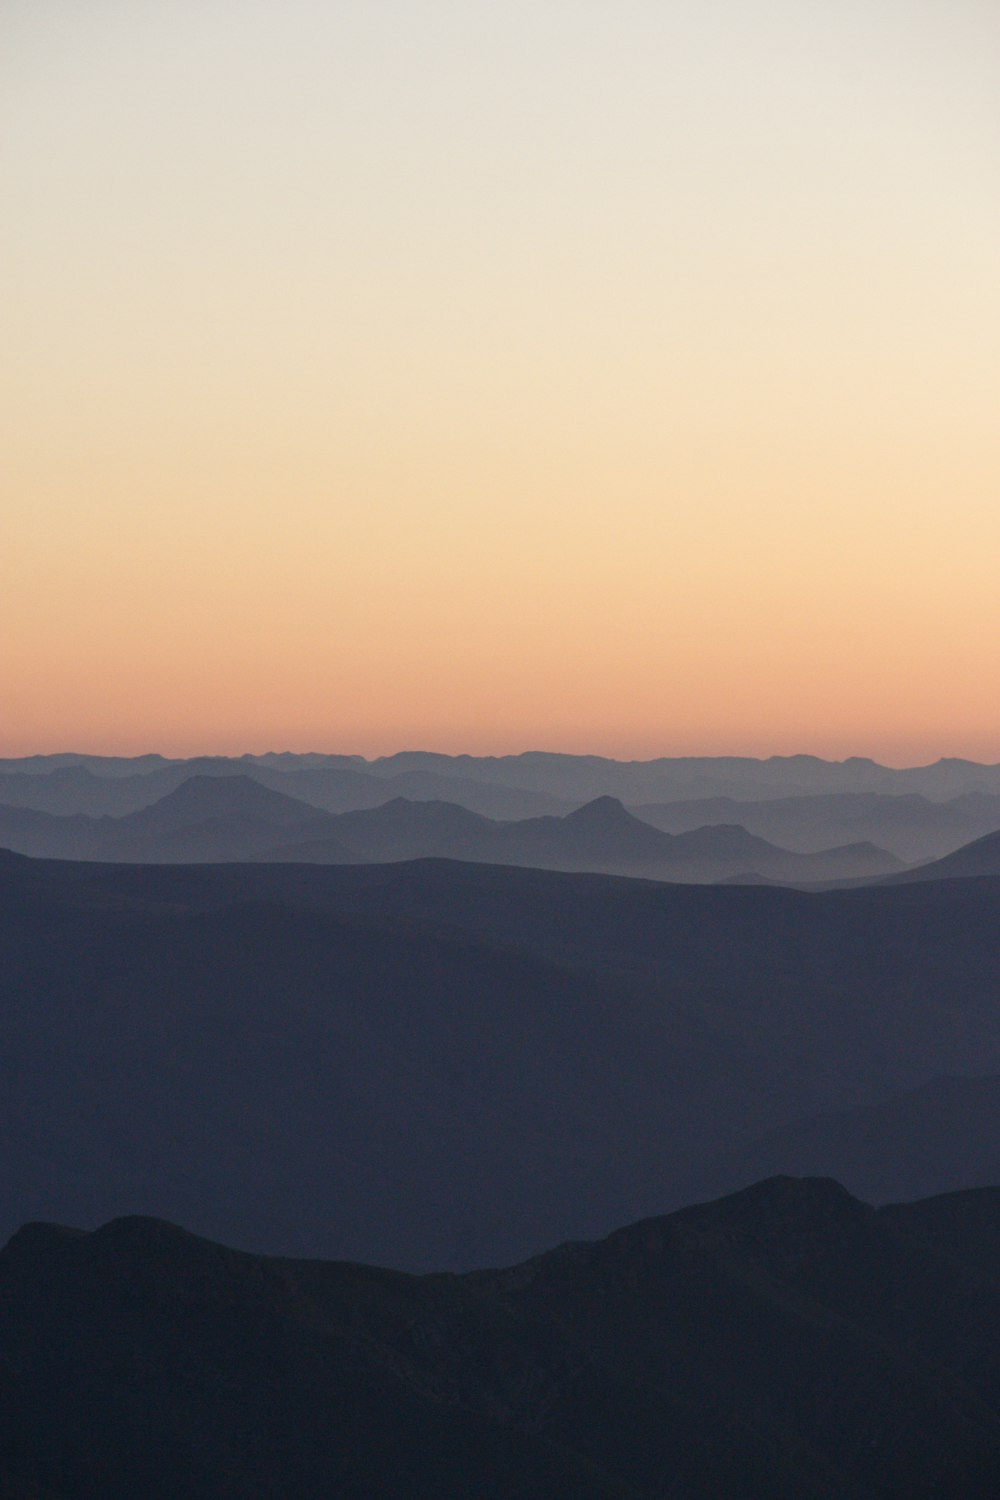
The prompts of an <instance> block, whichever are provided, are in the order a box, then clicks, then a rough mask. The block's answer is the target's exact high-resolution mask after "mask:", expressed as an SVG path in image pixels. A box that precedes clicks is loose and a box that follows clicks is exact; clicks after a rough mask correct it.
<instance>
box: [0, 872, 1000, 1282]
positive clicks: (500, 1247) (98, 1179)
mask: <svg viewBox="0 0 1000 1500" xmlns="http://www.w3.org/2000/svg"><path fill="white" fill-rule="evenodd" d="M998 917H1000V882H992V881H978V882H977V881H972V882H965V881H962V882H942V883H940V884H938V885H912V886H903V887H888V888H885V887H873V888H863V889H859V890H855V891H850V892H829V893H826V894H823V895H807V894H802V893H799V892H795V891H791V890H785V889H778V888H774V889H772V888H767V887H759V888H758V887H716V886H713V887H694V886H665V885H655V884H647V883H644V882H640V881H627V880H618V879H614V878H611V877H602V876H573V875H565V874H556V873H551V872H544V871H535V870H518V869H512V868H508V869H498V868H494V867H490V866H485V865H460V864H454V863H449V862H445V861H441V862H434V861H429V862H419V863H416V864H399V865H379V866H342V867H329V868H324V867H314V866H305V865H215V866H196V865H191V866H173V867H172V866H145V867H136V866H112V865H100V864H64V863H47V862H45V861H33V860H27V859H22V858H18V857H16V856H11V855H6V856H2V857H0V951H2V952H3V954H4V963H3V965H2V967H0V1148H2V1150H3V1154H4V1165H5V1191H4V1194H3V1197H2V1200H0V1206H2V1212H3V1215H4V1222H3V1223H2V1224H0V1232H2V1231H3V1230H4V1229H7V1230H9V1229H12V1228H13V1227H14V1226H15V1224H16V1223H19V1222H22V1221H23V1220H24V1219H27V1218H59V1219H65V1220H70V1221H76V1222H80V1223H83V1224H85V1225H92V1224H94V1223H97V1222H100V1221H101V1220H103V1219H107V1218H109V1217H114V1216H116V1215H119V1214H122V1213H133V1212H144V1213H158V1214H165V1215H166V1216H168V1217H170V1218H172V1219H176V1220H178V1221H181V1222H186V1223H188V1224H189V1225H190V1226H191V1227H192V1228H194V1229H196V1230H198V1231H199V1232H202V1233H207V1234H209V1235H212V1236H214V1237H216V1238H220V1239H227V1240H229V1241H231V1242H234V1243H237V1244H239V1245H242V1246H244V1247H246V1248H250V1249H261V1250H264V1249H266V1250H273V1251H282V1252H286V1253H297V1254H298V1253H310V1254H327V1255H337V1256H349V1257H351V1258H355V1259H367V1260H374V1261H383V1262H389V1263H393V1264H397V1265H400V1266H406V1267H411V1268H425V1267H428V1266H437V1267H439V1268H447V1267H455V1268H460V1267H468V1266H471V1265H476V1264H479V1265H482V1264H484V1263H491V1262H492V1263H496V1262H498V1261H502V1260H514V1259H517V1258H519V1257H520V1256H523V1255H525V1254H529V1253H531V1252H533V1251H535V1250H538V1249H540V1248H541V1247H543V1246H544V1245H546V1244H552V1243H554V1242H556V1241H557V1240H560V1239H564V1238H570V1237H578V1236H580V1235H591V1234H596V1233H601V1232H604V1231H606V1230H607V1229H608V1228H610V1227H611V1226H612V1225H614V1224H615V1223H622V1222H624V1221H626V1220H629V1219H632V1218H635V1217H638V1216H641V1215H643V1214H647V1213H650V1212H655V1211H658V1210H661V1209H663V1208H666V1207H671V1206H675V1205H677V1204H678V1203H680V1202H683V1201H684V1198H685V1195H687V1194H689V1193H690V1192H691V1191H692V1189H691V1182H692V1177H693V1175H694V1176H696V1175H697V1172H698V1170H699V1169H700V1168H701V1167H702V1166H705V1165H707V1164H708V1163H710V1162H711V1161H713V1160H714V1159H716V1158H717V1157H718V1156H719V1155H720V1154H722V1153H723V1152H726V1151H730V1150H733V1149H735V1148H737V1147H738V1146H740V1145H741V1144H743V1143H745V1142H747V1141H748V1140H752V1139H754V1138H759V1137H760V1136H762V1135H763V1134H764V1133H765V1132H767V1131H768V1130H771V1129H775V1128H778V1127H780V1126H782V1125H784V1124H790V1123H791V1122H792V1121H794V1120H796V1119H799V1118H801V1117H803V1116H804V1115H808V1114H815V1113H818V1112H820V1111H827V1110H837V1109H848V1108H853V1107H856V1106H858V1105H862V1104H865V1103H868V1102H871V1101H873V1100H877V1099H880V1098H885V1097H886V1096H888V1095H890V1094H892V1093H901V1092H903V1091H905V1090H908V1089H912V1088H915V1087H918V1086H919V1085H921V1084H922V1083H925V1082H927V1081H929V1080H930V1079H931V1078H933V1077H935V1076H937V1075H939V1074H940V1073H941V1072H942V1071H947V1072H953V1073H970V1072H972V1071H974V1070H982V1069H990V1070H992V1071H995V1072H998V1073H1000V1004H998V1000H1000V980H998V975H1000V921H998ZM695 1190H696V1189H695Z"/></svg>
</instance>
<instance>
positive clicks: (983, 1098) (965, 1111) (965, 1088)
mask: <svg viewBox="0 0 1000 1500" xmlns="http://www.w3.org/2000/svg"><path fill="white" fill-rule="evenodd" d="M776 1173H789V1174H793V1175H795V1176H823V1177H836V1179H837V1181H838V1182H843V1183H844V1184H845V1186H846V1187H848V1188H849V1189H850V1191H851V1192H853V1193H857V1195H858V1196H859V1197H861V1198H865V1199H866V1200H868V1201H869V1202H871V1203H891V1202H893V1201H895V1200H898V1199H912V1198H924V1197H929V1196H930V1195H932V1194H934V1193H941V1192H947V1191H951V1190H953V1189H956V1188H975V1187H986V1186H989V1185H991V1184H994V1183H1000V1077H990V1078H936V1079H934V1080H933V1081H932V1082H930V1083H927V1084H924V1085H923V1086H922V1087H921V1088H919V1089H914V1090H912V1091H910V1092H908V1093H906V1094H903V1095H900V1096H898V1097H896V1098H893V1099H889V1100H887V1101H885V1102H884V1103H880V1104H869V1105H866V1106H864V1107H862V1108H858V1109H852V1110H841V1111H836V1112H833V1113H828V1114H821V1115H814V1116H812V1117H810V1118H807V1119H804V1120H796V1121H794V1122H793V1123H792V1124H790V1125H784V1126H782V1127H781V1128H780V1129H779V1130H775V1131H772V1132H770V1133H769V1134H768V1135H767V1136H765V1137H764V1139H763V1140H760V1141H754V1142H752V1143H751V1144H748V1145H746V1146H743V1147H740V1148H738V1149H737V1150H736V1151H733V1152H731V1153H729V1154H728V1155H727V1156H725V1157H724V1158H723V1159H722V1160H720V1161H719V1162H717V1163H715V1164H713V1165H709V1166H708V1167H706V1168H703V1169H702V1170H701V1171H700V1172H699V1173H698V1174H697V1175H696V1178H695V1181H694V1183H693V1186H694V1188H695V1191H696V1192H697V1193H704V1192H709V1193H713V1194H714V1193H724V1192H733V1191H735V1190H736V1189H737V1188H741V1187H744V1186H746V1185H747V1184H748V1183H751V1182H756V1181H758V1180H759V1179H760V1178H761V1177H769V1176H772V1175H774V1174H776Z"/></svg>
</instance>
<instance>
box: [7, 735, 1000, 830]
mask: <svg viewBox="0 0 1000 1500" xmlns="http://www.w3.org/2000/svg"><path fill="white" fill-rule="evenodd" d="M130 764H131V765H133V766H134V769H135V772H137V773H139V774H143V775H153V776H157V777H159V778H161V786H162V790H161V791H160V792H159V793H158V794H159V795H162V793H163V791H165V790H167V789H168V787H167V786H166V785H165V784H164V780H165V779H168V778H169V777H170V776H176V775H183V774H185V772H184V767H185V766H187V767H188V770H187V772H186V774H191V772H192V771H195V770H199V769H200V770H207V769H209V767H210V766H214V767H215V768H216V769H217V770H221V769H223V768H224V767H227V766H228V767H229V768H231V769H232V770H234V771H237V772H239V771H242V772H243V773H246V774H258V773H260V774H264V775H288V774H297V775H301V774H303V773H304V772H306V771H313V772H318V771H322V772H324V773H328V772H330V771H339V772H342V773H344V774H345V775H347V776H348V777H351V776H356V777H358V778H359V779H360V782H361V784H362V785H363V784H364V783H365V781H366V780H367V779H369V778H370V780H372V781H376V782H377V781H378V780H380V779H385V778H393V777H396V776H405V777H410V778H412V777H423V778H427V777H436V778H438V779H439V780H440V779H442V778H443V779H448V780H451V781H456V780H457V781H460V782H462V783H471V784H472V785H473V786H476V787H478V788H479V793H478V794H479V795H484V794H485V792H484V789H486V788H493V789H496V788H498V787H499V788H503V789H504V790H505V792H506V793H507V795H508V797H510V796H511V795H513V794H516V795H519V796H522V797H527V796H535V797H548V798H555V799H557V802H560V803H564V802H570V803H576V804H579V803H582V802H590V801H593V800H594V798H596V797H600V796H605V795H607V796H613V797H617V798H618V799H619V800H620V801H622V802H625V803H626V804H630V803H639V804H641V803H655V802H659V801H663V802H676V801H686V800H691V799H693V798H708V797H732V798H735V799H737V800H748V801H759V800H766V799H769V798H776V797H790V796H803V795H808V796H812V795H824V794H832V793H851V794H862V793H879V794H888V795H902V794H913V795H921V796H924V797H927V798H929V799H930V800H932V801H937V802H943V801H948V800H950V799H952V798H954V797H957V796H961V795H965V794H970V793H986V794H990V795H1000V765H983V764H979V763H978V762H974V761H967V760H960V759H954V758H951V759H941V760H939V761H936V762H935V763H933V764H932V765H928V766H915V767H907V768H904V769H895V768H892V767H888V766H882V765H879V764H878V763H877V762H876V761H873V760H869V759H867V758H865V757H862V756H854V757H849V758H848V759H846V760H843V761H826V760H822V759H820V758H819V757H817V756H811V755H790V756H771V757H769V758H767V759H762V760H758V759H754V758H752V757H749V756H705V757H692V756H687V757H661V758H659V759H653V760H648V761H616V760H612V759H610V758H608V757H605V756H594V755H562V754H557V753H552V752H547V751H529V752H525V753H523V754H520V755H506V756H472V755H442V754H437V753H433V752H425V751H403V752H400V753H398V754H396V755H391V756H383V757H379V758H376V759H375V760H371V761H366V760H365V759H364V758H363V757H361V756H354V755H320V754H308V755H294V754H267V755H259V756H253V755H244V756H238V757H229V758H227V757H219V756H216V757H195V758H194V759H192V760H189V761H169V760H165V759H164V758H163V757H160V756H153V755H150V756H142V757H138V758H137V759H136V760H135V761H134V762H131V763H130V762H129V761H128V760H127V758H123V757H107V758H105V757H100V756H89V755H59V756H28V757H22V758H20V759H15V760H7V761H0V775H3V776H9V775H21V776H24V777H25V778H28V777H31V778H33V779H34V778H37V777H38V776H39V775H43V776H44V775H48V774H56V773H57V772H60V771H66V770H80V769H85V770H87V771H88V772H90V773H91V774H94V775H95V776H96V777H97V778H98V779H104V780H109V779H111V778H114V779H120V778H122V777H127V776H128V775H129V766H130ZM424 784H425V785H427V783H426V782H425V783H424ZM106 792H107V795H108V796H109V797H110V796H111V795H113V794H112V792H111V790H110V789H106ZM397 792H398V794H401V795H407V796H412V795H413V788H412V785H411V786H409V787H407V786H405V785H400V786H399V787H398V788H397ZM427 794H428V795H430V792H429V791H428V793H427ZM0 800H2V801H6V802H7V803H10V802H11V801H13V800H14V799H13V798H12V797H10V796H7V797H4V798H0ZM149 800H153V797H152V796H150V799H149ZM440 800H445V801H448V800H452V801H453V800H456V799H455V798H454V797H453V796H450V795H449V794H448V793H447V792H445V793H444V795H443V796H442V797H441V798H440ZM136 805H138V804H136ZM510 805H511V806H512V807H513V806H514V804H513V802H511V803H510ZM43 810H47V811H82V810H85V809H81V808H77V807H73V808H67V807H55V806H51V807H46V808H45V809H43ZM93 810H101V811H109V812H110V811H113V810H115V809H113V808H111V807H106V808H101V809H93ZM330 810H334V809H330ZM336 810H337V811H346V810H348V809H347V808H346V807H340V808H337V809H336ZM483 810H484V811H486V812H487V813H489V814H491V815H500V816H505V815H507V814H504V813H499V812H498V811H496V810H493V809H490V808H484V809H483ZM559 810H560V809H559V807H558V806H549V807H547V808H545V807H538V806H535V807H533V808H532V807H524V806H523V805H522V806H521V807H519V808H517V810H516V811H515V812H513V813H512V814H511V815H513V816H532V815H534V814H535V813H541V812H545V811H551V812H557V811H559Z"/></svg>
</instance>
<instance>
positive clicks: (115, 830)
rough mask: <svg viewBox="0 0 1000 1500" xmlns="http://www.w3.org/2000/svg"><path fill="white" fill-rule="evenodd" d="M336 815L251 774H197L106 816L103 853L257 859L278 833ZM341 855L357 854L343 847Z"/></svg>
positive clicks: (321, 826)
mask: <svg viewBox="0 0 1000 1500" xmlns="http://www.w3.org/2000/svg"><path fill="white" fill-rule="evenodd" d="M330 821H331V820H330V819H329V818H328V817H326V816H324V815H323V814H322V813H318V812H317V811H316V810H315V809H314V808H311V807H308V806H307V805H306V804H305V803H304V802H299V801H297V800H296V799H295V798H294V797H286V796H285V795H284V794H283V793H281V792H273V791H271V790H270V789H269V788H268V787H264V786H260V785H259V784H258V783H257V782H256V781H253V780H251V778H250V777H248V776H192V777H189V778H188V779H187V780H186V781H182V782H181V784H180V786H178V787H177V788H176V789H175V790H174V791H172V792H169V793H168V794H167V795H166V796H165V797H163V798H161V799H160V801H158V802H154V803H153V805H152V806H151V807H147V808H143V809H142V810H141V811H139V812H135V813H131V814H129V815H128V816H127V817H124V818H117V819H108V820H106V822H105V827H104V837H103V843H102V846H101V856H100V857H101V858H102V859H110V860H118V861H122V862H130V861H134V862H138V863H145V862H147V861H155V862H157V863H165V864H172V863H175V862H177V863H188V862H191V861H206V862H215V861H219V860H242V859H252V858H254V856H255V855H257V854H259V853H260V852H261V851H263V850H264V849H266V848H268V847H270V846H271V845H273V843H274V841H275V839H276V838H278V837H284V838H287V837H289V835H291V834H293V833H299V834H301V835H302V836H303V837H307V836H308V835H309V834H313V835H315V834H318V833H319V832H320V831H321V830H322V831H323V832H325V831H326V829H327V827H328V825H329V823H330ZM340 857H341V858H342V859H345V860H346V859H349V858H350V857H351V856H350V853H349V852H348V851H347V850H342V851H341V855H340Z"/></svg>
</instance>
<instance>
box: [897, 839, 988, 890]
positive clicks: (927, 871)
mask: <svg viewBox="0 0 1000 1500" xmlns="http://www.w3.org/2000/svg"><path fill="white" fill-rule="evenodd" d="M983 875H1000V833H988V834H986V836H985V837H984V838H981V839H976V840H975V842H974V843H971V844H966V845H965V846H964V848H962V849H956V850H955V851H954V853H952V854H946V855H945V856H944V858H943V859H935V860H932V861H931V862H930V863H929V864H926V865H918V866H917V867H916V869H913V870H904V871H901V872H900V873H899V874H898V875H895V876H893V877H891V878H892V879H893V880H895V881H922V880H968V879H971V878H975V877H977V876H983Z"/></svg>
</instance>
